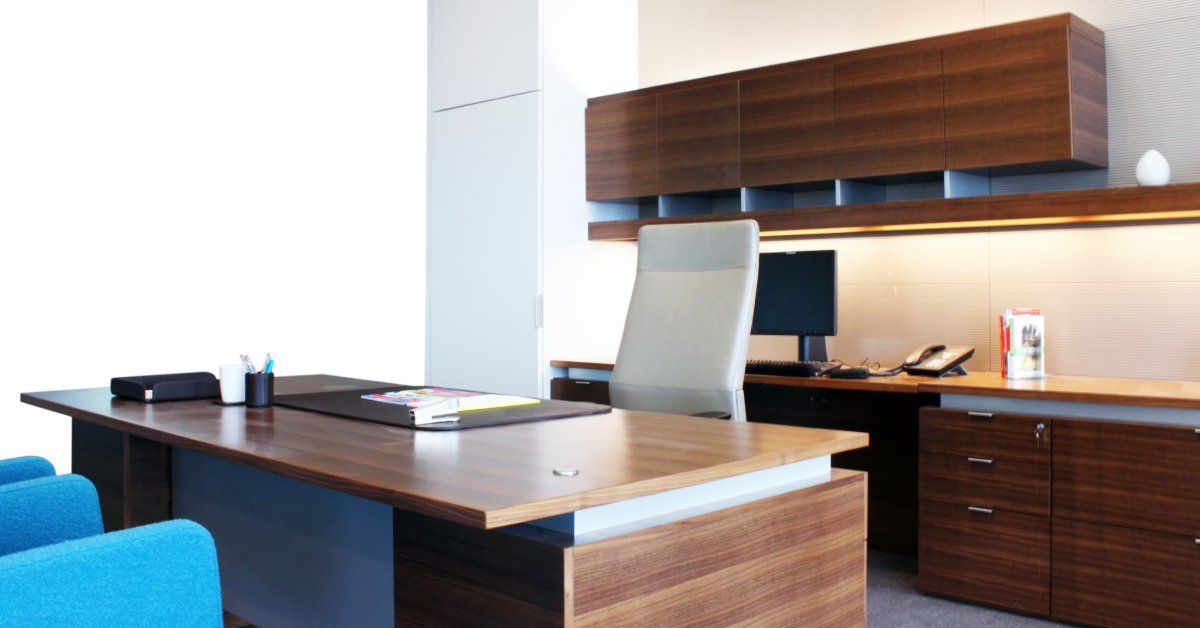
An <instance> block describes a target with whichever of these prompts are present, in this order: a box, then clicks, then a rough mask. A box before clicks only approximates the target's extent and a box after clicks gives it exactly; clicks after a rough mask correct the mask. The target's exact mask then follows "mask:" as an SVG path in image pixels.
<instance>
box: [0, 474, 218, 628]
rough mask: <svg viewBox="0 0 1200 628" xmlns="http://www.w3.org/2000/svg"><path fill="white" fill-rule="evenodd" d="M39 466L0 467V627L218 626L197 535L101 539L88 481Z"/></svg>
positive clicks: (152, 529)
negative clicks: (31, 476)
mask: <svg viewBox="0 0 1200 628" xmlns="http://www.w3.org/2000/svg"><path fill="white" fill-rule="evenodd" d="M39 461H40V462H39ZM48 465H49V463H47V462H45V461H44V460H40V459H32V460H30V459H18V460H17V461H12V460H8V461H0V626H206V627H212V628H219V627H220V626H221V625H222V618H221V586H220V581H219V580H218V575H217V554H216V548H215V546H214V545H213V540H212V536H211V535H209V533H208V531H207V530H205V529H204V528H203V527H201V526H200V525H199V524H197V523H195V522H192V521H185V520H175V521H167V522H164V523H156V524H154V525H148V526H142V527H140V528H133V529H130V530H124V531H121V532H112V533H109V534H104V529H103V525H102V523H101V521H100V503H99V499H98V498H97V496H96V489H95V487H94V486H92V483H91V482H89V481H88V480H86V479H85V478H83V477H81V476H78V475H62V476H53V475H52V474H53V472H54V469H53V467H49V473H50V474H51V475H46V470H47V466H48ZM30 475H33V476H34V477H33V478H32V479H23V478H27V477H29V476H30Z"/></svg>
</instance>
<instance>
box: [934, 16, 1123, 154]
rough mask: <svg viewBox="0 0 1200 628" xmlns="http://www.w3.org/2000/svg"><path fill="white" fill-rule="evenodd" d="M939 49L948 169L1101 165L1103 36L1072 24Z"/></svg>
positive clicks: (1103, 139)
mask: <svg viewBox="0 0 1200 628" xmlns="http://www.w3.org/2000/svg"><path fill="white" fill-rule="evenodd" d="M994 35H995V36H993V37H990V38H988V39H987V40H986V41H983V42H966V43H961V44H956V45H952V46H946V47H945V48H944V49H943V50H942V61H943V65H944V76H945V84H946V87H945V94H946V104H945V112H946V167H947V168H950V169H952V170H973V169H990V170H991V171H992V172H993V173H997V174H1010V173H1018V172H1028V171H1037V170H1052V169H1062V168H1064V167H1067V168H1069V167H1084V166H1107V165H1108V131H1107V115H1106V106H1105V62H1104V36H1103V34H1102V33H1100V32H1099V31H1097V30H1096V29H1094V28H1092V27H1090V26H1088V25H1087V24H1085V23H1082V22H1081V21H1079V20H1072V21H1071V23H1070V24H1069V25H1067V24H1050V25H1046V26H1044V27H1040V28H1034V29H1021V30H1019V31H1017V32H1010V31H1000V32H997V33H995V34H994Z"/></svg>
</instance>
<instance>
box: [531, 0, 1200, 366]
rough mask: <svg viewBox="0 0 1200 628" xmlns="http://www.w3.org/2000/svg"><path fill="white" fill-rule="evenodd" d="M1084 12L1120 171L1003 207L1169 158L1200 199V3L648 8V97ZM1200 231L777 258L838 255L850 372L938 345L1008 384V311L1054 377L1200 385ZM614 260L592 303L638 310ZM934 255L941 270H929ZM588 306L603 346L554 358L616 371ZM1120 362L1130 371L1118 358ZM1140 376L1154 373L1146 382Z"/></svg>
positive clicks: (869, 1) (1013, 180) (643, 77)
mask: <svg viewBox="0 0 1200 628" xmlns="http://www.w3.org/2000/svg"><path fill="white" fill-rule="evenodd" d="M1065 11H1071V12H1074V13H1076V14H1078V15H1079V16H1080V17H1082V18H1083V19H1085V20H1088V21H1090V22H1092V23H1093V24H1095V25H1096V26H1097V27H1099V28H1101V29H1103V30H1104V31H1105V35H1106V43H1107V56H1108V80H1109V90H1108V95H1109V103H1108V104H1109V124H1110V129H1109V141H1110V162H1111V167H1110V168H1109V170H1107V171H1105V170H1096V171H1087V172H1080V173H1053V174H1044V175H1030V176H1021V177H1004V178H997V179H994V180H993V181H992V187H993V192H995V193H1000V192H1005V193H1008V192H1019V191H1036V190H1042V189H1056V188H1079V187H1103V186H1106V185H1130V184H1132V183H1133V168H1134V164H1135V163H1136V161H1137V158H1138V156H1139V155H1141V154H1142V152H1144V151H1145V150H1147V149H1149V148H1158V149H1160V150H1161V151H1162V152H1163V153H1164V154H1165V155H1166V156H1167V158H1168V159H1169V160H1170V161H1171V164H1172V170H1173V173H1174V180H1175V181H1177V182H1189V181H1200V125H1198V124H1196V115H1195V111H1196V105H1195V103H1196V102H1198V101H1200V80H1197V74H1196V67H1198V65H1200V48H1197V47H1196V46H1195V44H1194V42H1195V40H1196V39H1197V37H1200V3H1197V2H1195V0H1158V1H1154V2H1144V1H1143V2H1134V1H1132V0H1053V1H1044V0H946V1H943V0H915V1H913V2H902V3H901V2H890V1H888V0H845V1H843V2H824V1H819V0H754V1H747V0H641V2H640V3H639V28H638V31H639V48H640V54H639V72H640V77H639V84H640V85H641V86H648V85H654V84H660V83H666V82H673V81H678V80H684V79H689V78H694V77H696V76H704V75H708V74H714V73H719V72H728V71H733V70H739V69H744V68H749V67H757V66H761V65H767V64H772V63H780V62H784V61H791V60H794V59H801V58H806V57H811V56H816V55H822V54H830V53H835V52H839V51H844V50H851V49H857V48H863V47H869V46H876V45H883V44H887V43H891V42H895V41H900V40H907V39H914V38H920V37H926V36H931V35H936V34H941V33H949V32H956V31H961V30H967V29H971V28H980V27H983V26H988V25H993V24H999V23H1004V22H1011V21H1016V20H1021V19H1028V18H1033V17H1039V16H1043V15H1050V14H1054V13H1061V12H1065ZM1197 238H1200V223H1195V222H1193V223H1190V224H1156V225H1143V226H1120V227H1113V226H1107V227H1098V228H1070V229H1026V230H1000V231H994V232H986V231H984V232H974V233H948V234H935V235H902V236H860V237H844V238H827V239H807V240H792V241H774V242H768V243H765V244H764V250H796V249H814V248H833V249H837V250H838V251H839V268H838V271H839V291H840V293H839V296H840V299H839V300H840V308H839V334H838V336H837V337H836V338H834V339H831V340H830V351H831V353H832V354H833V355H834V356H836V357H839V358H843V359H846V360H848V361H850V360H854V361H857V360H860V359H863V358H870V359H872V360H877V361H881V362H883V363H885V364H886V363H890V362H894V361H896V360H898V359H899V358H900V357H902V356H904V355H905V354H906V353H907V352H908V351H909V350H910V349H911V348H912V347H913V346H915V345H917V344H921V343H924V342H929V341H939V342H948V343H968V344H973V345H976V347H977V348H978V352H977V357H976V359H975V360H974V363H975V364H974V366H975V368H977V369H985V368H986V369H996V368H997V367H998V353H997V352H996V351H995V347H994V345H995V336H996V333H995V331H994V329H995V324H996V323H995V317H996V315H997V313H998V312H999V310H1000V309H1002V308H1004V307H1012V306H1037V307H1040V308H1042V310H1043V311H1044V312H1045V313H1046V314H1047V327H1048V330H1047V341H1048V358H1047V363H1048V368H1049V369H1050V370H1051V371H1052V372H1055V373H1060V374H1076V375H1100V376H1122V377H1130V376H1141V377H1156V378H1168V379H1178V378H1182V379H1200V329H1198V328H1197V327H1196V325H1195V323H1194V318H1195V313H1196V312H1197V311H1200V281H1197V280H1196V276H1197V275H1196V270H1197V266H1196V261H1195V260H1196V255H1195V242H1196V241H1197ZM601 244H602V245H605V246H609V247H611V248H609V249H608V252H607V254H606V256H605V257H604V259H603V262H599V260H600V259H601V258H600V257H598V256H593V257H591V258H588V257H584V256H581V257H580V259H584V260H588V259H591V260H596V262H595V263H591V264H588V265H587V266H586V267H585V268H584V272H580V273H578V274H576V275H575V276H574V280H575V282H577V283H578V284H580V285H587V286H590V287H591V288H592V289H590V290H589V292H590V294H589V296H588V297H587V298H588V299H590V300H591V302H592V303H612V304H622V305H623V304H624V303H627V302H628V298H629V289H630V287H631V283H632V280H633V273H632V270H630V269H631V268H632V264H633V262H634V259H635V256H636V249H635V247H634V246H633V245H627V244H618V243H601ZM931 253H932V258H931V256H930V254H931ZM611 309H612V308H610V309H609V311H597V310H594V309H589V306H588V304H586V303H582V302H581V303H579V304H578V305H577V307H576V309H575V310H572V311H568V312H564V313H563V314H562V315H563V316H564V317H566V318H568V319H570V318H573V317H576V316H578V317H585V318H586V319H587V320H588V324H589V326H588V331H587V333H580V334H577V335H576V336H575V337H573V338H570V339H568V340H567V341H566V342H563V343H560V344H559V345H558V349H557V350H555V351H549V350H548V352H547V353H548V357H550V358H585V359H586V358H593V359H610V358H611V357H612V356H613V355H614V354H615V353H616V349H617V345H618V343H619V340H620V333H621V327H622V324H623V317H622V316H621V315H620V314H618V313H617V312H614V311H611ZM794 348H795V342H794V341H793V340H772V339H764V338H756V339H755V341H754V342H752V344H751V355H752V356H758V357H790V356H792V355H794V353H793V352H794V350H795V349H794ZM1114 353H1115V354H1116V355H1119V356H1120V359H1116V358H1115V355H1114ZM1130 364H1137V365H1138V366H1137V369H1136V372H1131V371H1130V367H1129V365H1130Z"/></svg>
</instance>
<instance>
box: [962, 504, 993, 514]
mask: <svg viewBox="0 0 1200 628" xmlns="http://www.w3.org/2000/svg"><path fill="white" fill-rule="evenodd" d="M967 510H970V511H971V512H977V513H979V514H981V515H990V514H992V509H991V508H980V507H979V506H967Z"/></svg>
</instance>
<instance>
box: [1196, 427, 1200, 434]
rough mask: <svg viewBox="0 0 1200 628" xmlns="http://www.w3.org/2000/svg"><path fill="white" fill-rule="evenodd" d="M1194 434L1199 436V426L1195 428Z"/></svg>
mask: <svg viewBox="0 0 1200 628" xmlns="http://www.w3.org/2000/svg"><path fill="white" fill-rule="evenodd" d="M1196 435H1197V436H1200V427H1198V428H1196Z"/></svg>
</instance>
